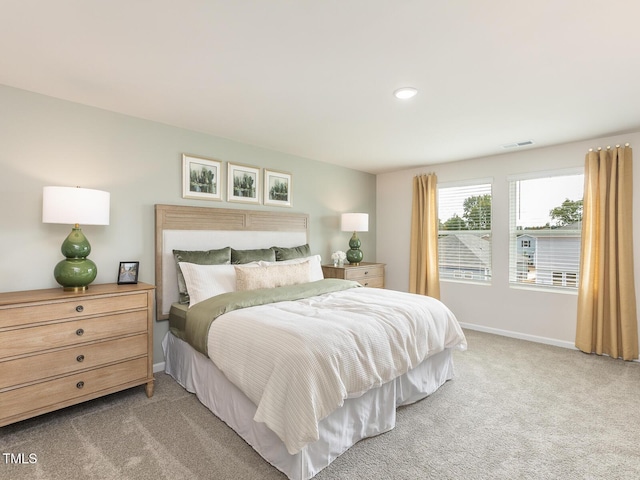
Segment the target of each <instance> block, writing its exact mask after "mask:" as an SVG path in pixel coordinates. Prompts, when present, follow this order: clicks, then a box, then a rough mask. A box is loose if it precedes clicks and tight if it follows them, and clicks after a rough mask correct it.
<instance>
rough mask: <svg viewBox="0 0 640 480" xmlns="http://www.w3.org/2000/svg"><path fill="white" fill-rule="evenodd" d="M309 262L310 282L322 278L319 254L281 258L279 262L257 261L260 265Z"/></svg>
mask: <svg viewBox="0 0 640 480" xmlns="http://www.w3.org/2000/svg"><path fill="white" fill-rule="evenodd" d="M306 262H308V263H309V269H310V275H311V276H310V280H309V281H310V282H315V281H316V280H322V279H323V278H324V274H323V273H322V257H321V256H320V255H311V256H310V257H302V258H293V259H291V260H282V261H280V262H265V261H260V262H258V263H259V264H260V265H295V264H298V263H306Z"/></svg>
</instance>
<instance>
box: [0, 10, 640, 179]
mask: <svg viewBox="0 0 640 480" xmlns="http://www.w3.org/2000/svg"><path fill="white" fill-rule="evenodd" d="M639 14H640V2H636V1H634V0H601V1H600V0H536V1H531V0H529V1H524V0H449V1H437V0H431V1H428V0H421V1H411V0H395V1H392V0H200V1H196V0H180V1H177V0H108V1H101V0H56V1H51V0H0V84H4V85H8V86H12V87H17V88H21V89H25V90H29V91H33V92H38V93H42V94H45V95H50V96H53V97H58V98H62V99H66V100H71V101H74V102H79V103H82V104H86V105H92V106H95V107H99V108H103V109H107V110H111V111H115V112H121V113H125V114H128V115H133V116H136V117H141V118H145V119H149V120H154V121H158V122H162V123H165V124H169V125H174V126H178V127H183V128H186V129H190V130H196V131H200V132H206V133H210V134H212V135H216V136H219V137H225V138H229V139H232V140H237V141H239V142H243V143H248V144H252V145H256V146H260V147H265V148H268V149H272V150H277V151H280V152H286V153H290V154H294V155H297V156H300V157H306V158H311V159H315V160H320V161H324V162H329V163H335V164H340V165H344V166H348V167H351V168H354V169H357V170H362V171H367V172H372V173H378V172H385V171H391V170H398V169H403V168H409V167H412V166H418V165H425V164H430V163H439V162H448V161H454V160H460V159H465V158H473V157H479V156H484V155H490V154H496V153H504V152H505V151H513V150H505V149H504V148H502V145H503V144H509V143H514V142H520V141H524V140H533V141H534V142H535V145H534V147H533V148H535V147H541V146H547V145H553V144H558V143H564V142H569V141H576V140H585V139H590V138H596V137H601V136H608V135H612V134H618V133H623V132H626V131H638V130H640V95H639V94H638V90H639V87H640V23H639V19H640V15H639ZM406 85H410V86H414V87H416V88H417V89H418V90H419V93H418V95H417V96H416V97H414V99H412V100H410V101H406V100H405V101H399V100H397V99H395V98H394V97H393V95H392V92H393V91H394V90H395V89H396V88H398V87H401V86H406ZM0 108H1V107H0ZM524 148H532V147H524ZM200 153H202V154H203V155H204V154H209V155H215V152H200Z"/></svg>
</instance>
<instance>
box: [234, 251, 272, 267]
mask: <svg viewBox="0 0 640 480" xmlns="http://www.w3.org/2000/svg"><path fill="white" fill-rule="evenodd" d="M260 260H262V261H265V262H275V261H276V252H274V251H273V250H272V249H271V248H257V249H255V250H236V249H234V248H232V249H231V263H233V264H234V265H235V264H241V263H250V262H259V261H260Z"/></svg>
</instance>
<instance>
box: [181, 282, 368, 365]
mask: <svg viewBox="0 0 640 480" xmlns="http://www.w3.org/2000/svg"><path fill="white" fill-rule="evenodd" d="M360 286H361V285H360V284H359V283H358V282H353V281H350V280H340V279H337V278H326V279H324V280H318V281H316V282H311V283H300V284H297V285H288V286H286V287H276V288H261V289H258V290H246V291H243V292H231V293H223V294H222V295H216V296H215V297H211V298H209V299H207V300H204V301H202V302H200V303H197V304H195V305H194V306H193V307H190V308H189V310H188V312H187V319H186V323H185V325H184V330H183V329H181V328H178V325H170V326H169V329H170V330H171V333H173V334H174V335H175V336H176V337H178V338H181V339H182V340H184V341H186V342H187V343H189V345H191V346H192V347H193V348H195V349H196V350H198V351H199V352H201V353H204V354H205V355H207V356H208V353H207V337H208V336H209V327H210V326H211V323H212V322H213V321H214V320H215V319H216V318H218V317H219V316H220V315H222V314H223V313H227V312H231V311H233V310H238V309H240V308H246V307H255V306H257V305H265V304H267V303H276V302H285V301H289V300H300V299H303V298H309V297H313V296H316V295H322V294H325V293H331V292H338V291H340V290H347V289H349V288H354V287H360Z"/></svg>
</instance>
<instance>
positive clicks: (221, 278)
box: [178, 262, 258, 307]
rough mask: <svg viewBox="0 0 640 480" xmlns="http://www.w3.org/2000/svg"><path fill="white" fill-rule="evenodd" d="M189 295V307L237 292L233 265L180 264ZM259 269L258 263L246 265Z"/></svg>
mask: <svg viewBox="0 0 640 480" xmlns="http://www.w3.org/2000/svg"><path fill="white" fill-rule="evenodd" d="M178 265H179V266H180V270H182V275H184V281H185V284H186V285H187V292H188V293H189V307H192V306H193V305H195V304H196V303H199V302H201V301H203V300H206V299H207V298H211V297H215V296H216V295H220V294H222V293H229V292H235V291H236V270H235V268H234V266H233V265H197V264H195V263H187V262H180V263H178ZM246 266H247V267H249V268H250V267H251V266H253V267H257V266H258V263H257V262H255V263H252V264H249V263H247V264H246Z"/></svg>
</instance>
